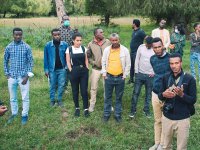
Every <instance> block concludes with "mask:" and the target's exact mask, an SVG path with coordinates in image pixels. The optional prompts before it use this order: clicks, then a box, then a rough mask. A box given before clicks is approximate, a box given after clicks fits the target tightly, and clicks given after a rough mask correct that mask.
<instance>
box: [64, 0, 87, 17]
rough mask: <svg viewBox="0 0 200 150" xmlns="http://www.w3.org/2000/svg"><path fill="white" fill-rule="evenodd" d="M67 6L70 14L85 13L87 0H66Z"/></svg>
mask: <svg viewBox="0 0 200 150" xmlns="http://www.w3.org/2000/svg"><path fill="white" fill-rule="evenodd" d="M64 5H65V8H66V10H67V13H68V14H75V15H78V14H84V13H85V0H65V1H64Z"/></svg>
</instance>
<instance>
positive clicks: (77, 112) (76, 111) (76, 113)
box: [74, 108, 80, 117]
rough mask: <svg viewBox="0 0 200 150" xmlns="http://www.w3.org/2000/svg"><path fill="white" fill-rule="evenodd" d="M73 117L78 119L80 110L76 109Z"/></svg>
mask: <svg viewBox="0 0 200 150" xmlns="http://www.w3.org/2000/svg"><path fill="white" fill-rule="evenodd" d="M74 116H75V117H79V116H80V109H79V108H76V110H75V113H74Z"/></svg>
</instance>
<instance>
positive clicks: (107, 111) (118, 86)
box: [104, 74, 125, 116]
mask: <svg viewBox="0 0 200 150" xmlns="http://www.w3.org/2000/svg"><path fill="white" fill-rule="evenodd" d="M124 83H125V80H124V79H122V76H120V77H113V76H110V75H108V74H107V78H106V79H105V85H104V86H105V98H104V116H110V115H111V107H112V93H113V89H114V88H115V95H116V101H115V116H121V112H122V96H123V93H124Z"/></svg>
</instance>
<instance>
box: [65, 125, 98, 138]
mask: <svg viewBox="0 0 200 150" xmlns="http://www.w3.org/2000/svg"><path fill="white" fill-rule="evenodd" d="M83 135H86V136H99V135H100V133H99V131H98V130H97V129H95V128H94V127H81V128H80V129H78V130H76V131H70V132H68V133H66V138H69V139H71V140H76V139H78V138H79V137H81V136H83Z"/></svg>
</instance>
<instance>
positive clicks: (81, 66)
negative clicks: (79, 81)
mask: <svg viewBox="0 0 200 150" xmlns="http://www.w3.org/2000/svg"><path fill="white" fill-rule="evenodd" d="M77 67H80V68H83V67H85V66H83V65H77V66H72V68H77Z"/></svg>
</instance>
